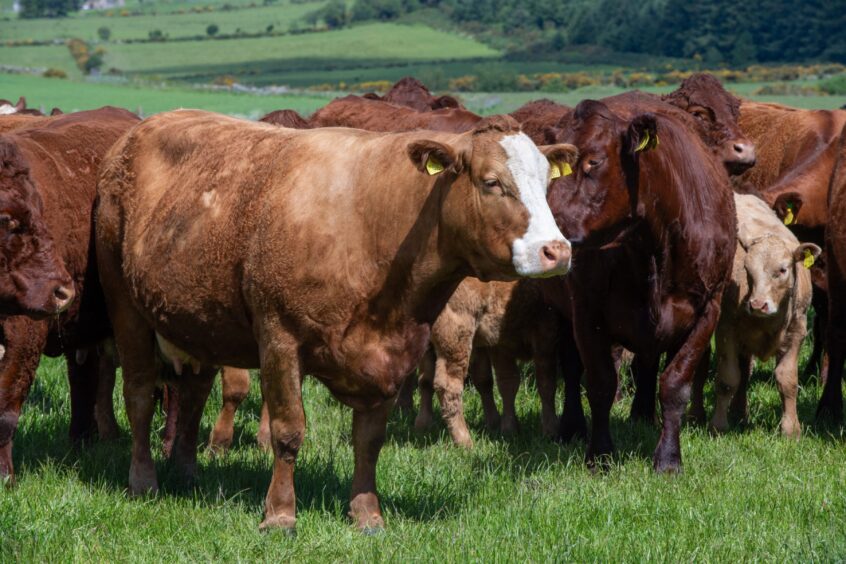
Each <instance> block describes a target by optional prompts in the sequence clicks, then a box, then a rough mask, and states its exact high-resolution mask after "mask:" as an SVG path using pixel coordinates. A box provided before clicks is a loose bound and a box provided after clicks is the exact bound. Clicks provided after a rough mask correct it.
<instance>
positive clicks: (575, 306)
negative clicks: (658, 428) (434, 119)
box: [543, 101, 736, 471]
mask: <svg viewBox="0 0 846 564" xmlns="http://www.w3.org/2000/svg"><path fill="white" fill-rule="evenodd" d="M659 139H660V143H659ZM556 140H558V141H560V142H563V143H571V144H573V145H575V146H576V147H577V148H578V149H579V154H580V156H579V161H578V163H577V166H575V167H574V174H573V175H572V176H566V177H562V178H559V179H557V180H556V181H555V182H560V183H563V184H564V185H565V188H564V189H562V190H558V189H556V190H551V191H550V195H551V196H552V197H551V198H550V205H551V207H552V208H553V209H560V210H567V213H562V214H556V216H555V217H556V222H557V223H558V225H559V227H560V228H561V229H562V232H563V233H565V235H567V236H568V237H569V238H570V239H571V241H573V243H574V257H573V261H574V264H575V265H576V266H577V268H576V269H574V271H573V272H572V273H571V275H570V276H568V277H567V279H566V280H560V281H559V280H550V281H544V284H543V285H544V286H545V287H546V290H547V291H548V292H549V293H551V294H553V295H554V294H555V293H556V288H555V286H556V285H557V286H558V288H559V289H560V288H561V286H562V285H564V284H566V285H567V286H568V290H569V292H570V295H571V297H572V316H573V326H574V330H575V335H576V341H577V344H578V349H579V352H580V355H581V359H582V361H583V362H584V365H585V368H586V370H587V379H586V384H587V390H588V400H589V402H590V406H591V413H592V427H593V430H592V433H591V437H590V442H589V446H588V450H587V460H588V462H589V463H590V464H594V463H595V462H596V461H597V460H598V459H600V458H601V457H603V456H604V455H608V454H610V453H611V452H612V450H613V445H612V440H611V434H610V429H609V414H610V410H611V405H612V403H613V401H614V396H615V393H616V389H617V377H616V372H615V369H614V361H613V358H612V354H611V352H612V347H613V345H614V344H615V343H619V344H622V345H623V346H624V347H626V348H627V349H629V350H631V351H633V352H634V353H635V354H636V355H641V354H642V355H646V357H648V358H651V357H657V356H659V355H660V354H661V353H663V352H667V354H668V362H667V366H666V368H665V370H664V372H663V374H662V375H661V379H660V400H661V410H662V415H663V418H662V432H661V438H660V440H659V442H658V446H657V448H656V450H655V455H654V458H653V466H654V468H655V469H656V470H658V471H675V470H679V469H680V468H681V448H680V443H679V430H680V427H681V419H682V416H683V414H684V410H685V408H686V406H687V402H688V398H689V394H690V384H691V381H692V379H693V374H694V371H695V369H696V366H697V364H698V363H699V360H700V358H701V357H702V355H703V354H704V353H705V352H706V351H707V350H708V348H709V342H710V337H711V334H712V333H713V331H714V328H715V327H716V324H717V320H718V317H719V311H720V300H721V299H722V294H723V290H724V288H725V285H726V281H727V279H728V278H729V275H730V272H731V265H732V260H733V256H734V249H735V231H736V218H735V210H734V200H733V197H732V192H731V188H730V185H729V180H728V175H727V174H726V170H725V168H724V167H723V166H722V164H721V163H720V162H719V161H718V160H717V159H715V158H714V157H713V154H712V152H711V151H710V150H709V149H708V147H707V146H706V145H705V144H704V143H703V142H702V141H701V140H700V139H699V137H698V136H696V135H695V134H693V133H692V132H691V131H689V130H688V129H687V128H686V127H685V125H684V124H682V123H680V122H679V121H677V120H674V119H672V118H670V117H668V116H663V115H654V114H648V113H647V114H643V115H640V116H636V117H634V118H633V119H625V120H624V119H621V118H620V117H618V116H617V115H615V114H614V113H613V112H611V110H610V109H609V108H608V107H607V106H606V105H604V104H602V103H600V102H596V101H585V102H582V103H580V104H579V105H578V106H577V107H576V108H575V109H574V111H573V112H572V113H571V114H570V115H569V116H568V117H567V118H566V119H565V120H564V121H563V122H562V123H561V124H559V128H558V129H557V131H556ZM559 198H560V200H561V201H556V200H557V199H559ZM559 292H560V290H559ZM567 385H568V386H570V382H569V381H568V383H567ZM576 385H577V384H576ZM571 421H572V420H571V419H570V418H568V417H562V424H569V423H570V422H571ZM561 434H562V436H567V435H568V434H570V435H571V434H572V430H571V429H566V428H563V427H562V429H561Z"/></svg>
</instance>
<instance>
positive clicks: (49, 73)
mask: <svg viewBox="0 0 846 564" xmlns="http://www.w3.org/2000/svg"><path fill="white" fill-rule="evenodd" d="M41 76H43V77H44V78H67V77H68V73H66V72H65V71H63V70H62V69H55V68H52V67H51V68H49V69H47V70H46V71H44V73H43V74H42V75H41Z"/></svg>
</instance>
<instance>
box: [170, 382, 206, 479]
mask: <svg viewBox="0 0 846 564" xmlns="http://www.w3.org/2000/svg"><path fill="white" fill-rule="evenodd" d="M185 372H188V370H185V371H184V372H183V375H182V378H181V379H180V381H179V399H178V401H177V410H178V411H177V416H176V433H175V437H174V441H173V449H172V451H171V452H172V455H171V463H172V464H173V466H174V468H175V469H176V471H177V472H178V473H179V475H180V477H181V478H182V479H184V480H186V481H188V482H189V483H190V482H191V481H193V480H194V478H195V476H196V474H197V439H198V436H199V433H200V419H201V418H202V416H203V408H204V407H205V406H206V401H207V400H208V398H209V393H210V392H211V389H212V384H214V377H215V375H216V374H217V369H216V368H212V367H203V368H202V370H200V373H199V374H185Z"/></svg>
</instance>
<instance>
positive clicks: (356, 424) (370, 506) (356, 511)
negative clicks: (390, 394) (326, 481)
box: [350, 401, 393, 534]
mask: <svg viewBox="0 0 846 564" xmlns="http://www.w3.org/2000/svg"><path fill="white" fill-rule="evenodd" d="M392 408H393V401H386V402H384V403H382V404H381V405H380V406H378V407H376V408H374V409H371V410H367V411H355V412H353V449H354V451H355V470H354V471H353V481H352V493H351V496H350V517H352V519H353V522H354V523H355V526H356V527H358V528H359V529H360V530H361V531H363V532H364V533H368V534H369V533H373V532H377V531H379V530H381V529H383V528H384V527H385V522H384V521H383V520H382V511H381V510H380V509H379V497H378V495H377V494H376V463H377V462H378V460H379V451H381V450H382V444H384V442H385V432H386V428H387V424H388V414H389V413H390V412H391V409H392Z"/></svg>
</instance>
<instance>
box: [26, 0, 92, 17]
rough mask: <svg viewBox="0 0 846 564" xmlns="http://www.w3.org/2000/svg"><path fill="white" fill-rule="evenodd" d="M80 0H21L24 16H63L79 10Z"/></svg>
mask: <svg viewBox="0 0 846 564" xmlns="http://www.w3.org/2000/svg"><path fill="white" fill-rule="evenodd" d="M80 4H81V2H80V0H21V12H20V17H22V18H61V17H64V16H67V15H68V14H69V13H70V12H75V11H77V10H79V7H80Z"/></svg>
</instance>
